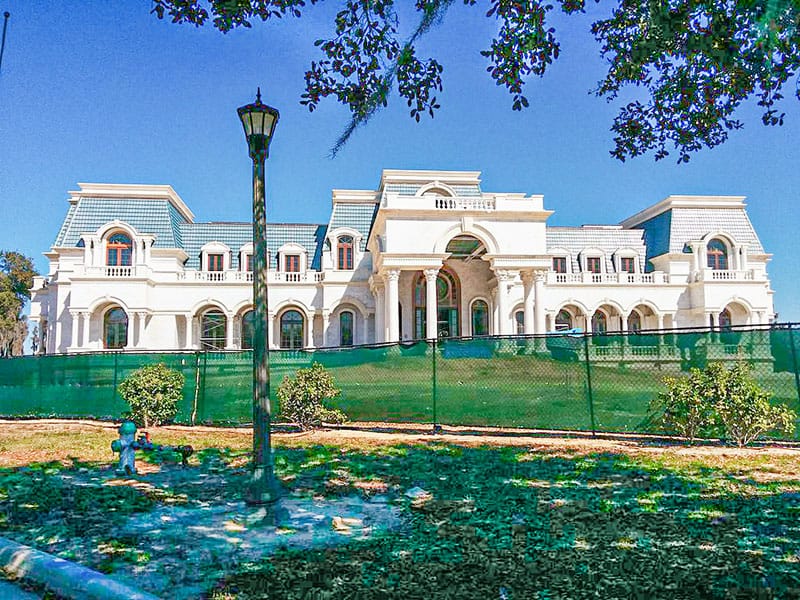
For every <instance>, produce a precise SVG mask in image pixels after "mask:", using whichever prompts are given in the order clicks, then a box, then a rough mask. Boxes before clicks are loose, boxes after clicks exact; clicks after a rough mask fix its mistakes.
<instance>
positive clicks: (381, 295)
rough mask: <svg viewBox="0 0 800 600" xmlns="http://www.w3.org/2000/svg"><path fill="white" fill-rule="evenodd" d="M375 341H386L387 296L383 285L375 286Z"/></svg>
mask: <svg viewBox="0 0 800 600" xmlns="http://www.w3.org/2000/svg"><path fill="white" fill-rule="evenodd" d="M373 341H374V342H375V343H379V342H385V341H386V298H385V289H384V286H383V285H376V286H375V339H374V340H373Z"/></svg>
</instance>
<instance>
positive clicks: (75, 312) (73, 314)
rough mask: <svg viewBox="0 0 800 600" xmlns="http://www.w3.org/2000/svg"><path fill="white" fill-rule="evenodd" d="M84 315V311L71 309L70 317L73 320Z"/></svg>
mask: <svg viewBox="0 0 800 600" xmlns="http://www.w3.org/2000/svg"><path fill="white" fill-rule="evenodd" d="M82 314H83V311H80V310H73V309H70V311H69V316H70V317H72V318H73V319H77V318H78V317H79V316H80V315H82Z"/></svg>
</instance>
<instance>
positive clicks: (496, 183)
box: [0, 0, 800, 321]
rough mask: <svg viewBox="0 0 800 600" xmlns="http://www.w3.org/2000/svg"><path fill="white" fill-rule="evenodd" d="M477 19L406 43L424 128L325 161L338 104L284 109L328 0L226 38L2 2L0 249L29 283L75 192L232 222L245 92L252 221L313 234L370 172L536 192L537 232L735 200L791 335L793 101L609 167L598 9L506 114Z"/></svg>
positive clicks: (469, 15) (90, 8) (409, 126)
mask: <svg viewBox="0 0 800 600" xmlns="http://www.w3.org/2000/svg"><path fill="white" fill-rule="evenodd" d="M482 4H483V3H482V2H480V1H479V2H478V6H476V7H472V8H469V7H464V6H461V5H460V3H456V4H455V5H454V6H453V8H452V9H451V11H450V13H449V14H448V15H447V18H446V20H445V22H444V23H443V24H442V25H441V26H440V27H439V28H438V29H436V30H435V31H433V32H432V33H431V34H430V35H428V36H427V37H426V38H425V40H424V42H423V43H422V44H421V45H420V54H421V55H423V56H424V55H425V54H426V53H429V54H434V55H436V56H437V57H438V58H439V59H440V62H441V63H442V64H443V65H444V73H443V78H444V86H445V89H444V92H443V93H441V94H439V98H440V103H441V105H442V108H441V110H440V111H439V113H438V114H437V115H436V117H435V118H434V119H426V120H423V121H422V122H421V123H419V124H417V123H415V122H414V121H413V120H412V119H410V118H409V117H408V109H407V107H406V106H405V104H404V103H402V102H401V101H400V100H399V98H397V97H396V96H395V97H393V98H392V99H391V100H390V106H389V108H388V109H386V110H384V111H382V112H380V113H379V114H378V115H376V116H375V117H374V118H373V119H372V120H371V121H370V123H369V124H367V126H365V127H363V128H361V129H359V130H358V131H357V132H356V134H355V136H354V137H353V138H352V139H351V141H350V142H349V143H348V144H347V146H346V147H345V148H344V149H343V150H342V152H341V153H340V154H339V155H338V156H337V157H336V158H335V159H333V160H332V159H330V158H328V150H329V148H330V147H331V146H332V145H333V143H334V141H335V140H336V138H337V137H338V135H339V133H340V132H341V130H342V129H343V127H344V126H345V124H346V123H347V118H348V112H347V110H346V108H345V107H342V106H340V105H338V104H336V103H335V102H334V101H325V102H323V103H322V105H321V107H320V108H319V109H318V110H317V111H315V112H314V113H309V112H308V110H307V109H306V108H305V107H303V106H301V105H300V103H299V100H300V94H301V93H302V91H303V84H304V81H303V75H304V73H305V70H306V68H307V67H308V66H309V64H310V61H311V60H314V59H316V58H318V53H317V49H316V48H315V47H314V45H313V41H314V40H315V39H318V38H320V37H324V36H326V35H328V33H329V32H330V31H331V30H332V23H333V17H334V15H335V12H336V8H337V5H338V2H336V1H335V0H327V2H325V3H323V5H322V6H318V7H313V8H311V9H309V10H308V11H307V14H306V16H304V17H303V18H302V19H299V20H297V19H286V20H284V21H281V22H276V23H267V24H262V23H257V24H255V25H254V27H253V28H252V29H249V30H241V31H235V32H232V33H229V34H227V35H223V34H221V33H219V32H218V31H216V30H214V29H212V28H211V27H205V28H202V29H197V28H195V27H193V26H186V25H183V26H178V25H174V24H171V23H169V22H168V21H159V20H157V19H156V18H155V17H154V16H153V15H151V14H149V10H150V3H149V2H148V1H147V0H129V1H126V2H107V1H106V0H99V1H92V0H84V1H82V2H77V3H65V2H63V1H60V0H59V1H51V2H48V1H45V0H39V1H34V0H0V12H2V11H5V10H8V11H9V12H10V13H11V19H10V21H9V27H8V36H7V41H6V51H5V56H4V59H3V65H2V73H1V74H0V215H1V216H0V248H7V249H15V250H18V251H21V252H23V253H25V254H27V255H29V256H31V257H33V258H34V259H35V262H36V265H37V267H38V269H39V270H40V271H45V270H46V268H47V262H46V260H45V259H44V257H43V256H42V252H45V251H47V250H48V249H49V247H50V245H51V244H52V242H53V240H54V239H55V236H56V233H57V232H58V228H59V225H60V224H61V221H62V220H63V217H64V215H65V213H66V209H67V202H66V198H67V191H68V190H72V189H76V184H77V182H79V181H80V182H112V183H166V184H170V185H172V186H173V187H174V188H175V190H177V192H178V193H179V194H180V195H181V197H182V198H183V199H184V200H185V201H186V203H187V204H188V205H189V207H190V208H191V209H192V211H193V212H194V213H195V215H196V216H197V219H198V220H200V221H247V220H249V218H250V194H251V187H250V186H251V183H250V176H251V174H250V168H251V167H250V161H249V158H248V157H247V150H246V146H245V142H244V136H243V134H242V131H241V126H240V124H239V122H238V119H237V117H236V108H237V107H238V106H241V105H242V104H245V103H247V102H250V101H252V99H253V97H254V94H255V89H256V87H257V86H261V89H262V92H263V96H264V100H265V102H267V103H268V104H271V105H272V106H275V107H276V108H278V109H279V110H280V112H281V119H280V123H279V125H278V129H277V131H276V135H275V139H274V141H273V144H272V148H271V152H272V155H271V157H270V159H269V162H268V165H267V179H268V180H267V193H268V211H269V220H270V221H273V222H277V221H281V222H318V223H324V222H326V221H327V219H328V214H329V210H330V202H331V200H330V197H331V189H333V188H363V189H374V188H375V187H376V185H377V184H378V181H379V178H380V173H381V169H384V168H392V169H456V170H458V169H465V170H480V171H482V172H483V175H482V178H483V188H484V190H486V191H502V192H512V191H513V192H525V193H527V194H540V193H541V194H544V197H545V206H546V207H547V208H549V209H552V210H554V211H555V214H554V215H553V216H552V217H551V219H550V224H554V225H580V224H584V223H604V224H610V223H617V222H619V221H620V220H622V219H624V218H625V217H628V216H630V215H632V214H634V213H636V212H638V211H639V210H641V209H642V208H645V207H646V206H648V205H650V204H653V203H655V202H657V201H658V200H661V199H662V198H664V197H666V196H668V195H669V194H723V195H745V196H747V197H748V198H747V203H748V211H749V215H750V218H751V220H752V222H753V224H754V226H755V228H756V231H757V232H758V234H759V236H760V238H761V241H762V243H763V245H764V247H765V248H766V250H767V251H768V252H771V253H773V254H774V257H773V260H772V262H771V263H770V265H769V273H770V276H771V278H772V282H773V288H774V290H775V307H776V310H777V311H778V312H779V314H780V319H781V320H784V321H785V320H794V321H800V299H798V297H797V295H796V293H795V292H796V290H797V284H796V281H797V280H798V279H799V278H800V262H799V261H797V260H795V259H794V256H793V252H794V248H795V247H796V242H795V239H796V236H797V230H798V225H800V218H799V217H798V216H797V215H798V213H797V211H796V208H795V206H796V204H797V201H798V197H797V190H798V189H800V167H798V164H799V163H798V150H797V140H798V139H800V102H798V101H797V100H795V99H793V98H792V91H793V86H789V87H790V88H791V89H788V90H787V96H789V99H787V100H785V101H784V103H783V105H782V106H781V107H780V108H781V110H784V111H785V112H786V115H787V118H786V125H784V126H783V127H778V128H768V127H764V126H762V125H761V123H760V112H759V110H758V107H757V106H756V102H755V100H753V101H751V102H750V103H749V104H748V105H747V106H745V107H743V108H742V109H741V111H740V113H739V115H738V116H740V117H741V118H742V119H743V120H744V121H745V129H744V130H743V131H739V132H733V133H732V135H731V138H730V140H729V141H728V142H727V143H726V144H724V145H723V146H721V147H719V148H716V149H713V150H704V151H702V152H701V153H700V154H697V155H695V156H694V157H693V158H692V160H691V162H690V163H689V164H688V165H677V164H676V162H675V160H676V159H675V158H673V157H672V156H670V157H668V158H667V159H665V160H662V161H660V162H654V160H653V159H652V157H642V158H638V159H635V160H633V161H629V162H627V163H624V164H623V163H619V162H618V161H616V160H615V159H613V158H611V157H610V155H609V153H608V151H609V150H610V149H611V148H612V134H611V133H610V131H609V128H610V125H611V123H612V120H613V118H614V115H615V114H616V111H617V109H618V106H619V105H618V104H615V103H612V104H608V103H606V102H605V101H604V100H602V99H600V98H597V97H595V96H594V95H592V94H590V93H589V92H590V90H591V89H593V88H594V86H595V84H596V82H597V81H598V80H599V79H600V78H601V77H602V76H603V74H604V72H605V64H604V61H603V59H602V58H601V57H600V54H599V46H598V45H597V43H596V42H595V41H594V39H593V38H592V36H591V34H590V33H589V27H590V24H591V22H592V21H593V20H595V19H596V18H598V17H599V16H601V15H603V14H604V13H603V11H604V10H607V6H606V7H603V6H600V7H597V6H595V5H594V3H592V5H591V6H590V7H589V11H590V12H589V13H588V14H586V15H579V16H572V17H567V16H564V15H560V14H556V15H554V17H553V19H552V24H553V26H555V27H556V30H557V35H558V36H559V38H560V40H561V42H562V55H561V57H560V58H559V59H558V60H557V61H556V63H555V64H554V65H553V66H552V68H551V70H550V72H549V73H548V74H547V75H546V76H545V77H544V78H543V79H539V78H534V79H531V80H530V81H529V82H528V84H527V86H526V95H527V96H528V99H529V100H530V108H528V109H527V110H525V111H523V112H521V113H519V112H513V111H512V110H511V97H510V96H509V95H508V94H507V93H506V92H505V91H504V89H503V88H500V87H497V86H496V85H495V84H494V82H493V81H492V80H491V79H490V78H489V75H488V74H487V73H486V71H485V69H486V66H487V63H486V59H484V58H483V57H481V56H480V55H479V51H480V50H481V49H483V48H485V47H487V46H488V45H489V41H490V39H491V37H492V35H493V34H494V32H495V31H496V29H497V24H496V22H495V21H493V20H491V19H487V18H485V17H484V16H483V15H484V12H485V7H482V6H481V5H482ZM405 25H406V27H409V26H410V25H411V22H410V21H406V23H405ZM630 96H631V93H626V94H625V98H629V97H630Z"/></svg>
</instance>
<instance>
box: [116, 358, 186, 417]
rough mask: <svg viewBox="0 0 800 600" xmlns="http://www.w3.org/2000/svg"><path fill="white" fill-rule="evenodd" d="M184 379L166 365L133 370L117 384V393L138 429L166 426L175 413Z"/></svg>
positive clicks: (160, 364) (181, 395)
mask: <svg viewBox="0 0 800 600" xmlns="http://www.w3.org/2000/svg"><path fill="white" fill-rule="evenodd" d="M183 384H184V376H183V373H181V372H180V371H176V370H175V369H170V368H168V367H167V366H166V365H165V364H163V363H159V364H156V365H147V366H146V367H142V368H141V369H136V370H135V371H134V372H133V373H131V374H130V375H128V376H127V377H126V378H125V379H124V380H123V381H122V383H120V384H119V388H118V389H119V394H120V396H122V398H123V399H124V400H125V401H126V402H127V403H128V404H129V405H130V407H131V411H130V416H131V418H132V419H133V420H134V422H135V423H136V424H137V425H139V426H144V427H150V426H157V425H160V424H161V423H166V422H168V421H170V420H172V419H174V418H175V415H177V414H178V402H179V401H180V399H181V398H182V397H183Z"/></svg>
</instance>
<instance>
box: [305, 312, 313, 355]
mask: <svg viewBox="0 0 800 600" xmlns="http://www.w3.org/2000/svg"><path fill="white" fill-rule="evenodd" d="M306 321H307V322H308V327H306V330H305V334H306V339H305V341H304V347H306V348H313V347H314V315H313V314H311V315H306Z"/></svg>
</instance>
